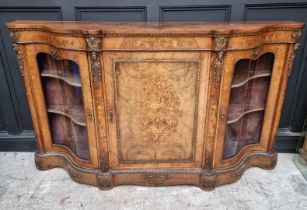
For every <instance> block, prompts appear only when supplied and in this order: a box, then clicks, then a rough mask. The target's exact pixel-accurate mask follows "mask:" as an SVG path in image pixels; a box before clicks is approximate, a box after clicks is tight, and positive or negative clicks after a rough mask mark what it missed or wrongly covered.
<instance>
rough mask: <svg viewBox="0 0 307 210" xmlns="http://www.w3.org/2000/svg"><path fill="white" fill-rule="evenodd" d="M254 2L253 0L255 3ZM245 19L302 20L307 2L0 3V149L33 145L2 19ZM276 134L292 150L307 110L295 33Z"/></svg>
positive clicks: (302, 58)
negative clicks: (290, 66) (291, 68)
mask: <svg viewBox="0 0 307 210" xmlns="http://www.w3.org/2000/svg"><path fill="white" fill-rule="evenodd" d="M255 2H257V3H256V4H255ZM18 19H27V20H73V21H75V20H77V21H161V22H163V21H226V22H228V21H251V20H294V21H301V22H305V23H307V1H306V0H305V1H300V2H298V1H293V0H266V1H263V0H258V1H253V0H237V1H232V2H230V1H227V0H209V1H208V0H206V1H204V0H176V1H175V0H173V1H171V0H165V1H161V0H125V1H115V0H112V1H110V0H108V1H102V0H92V1H84V0H53V1H51V0H44V1H42V0H27V1H24V0H10V1H1V2H0V150H16V151H17V150H19V151H29V150H34V149H35V136H34V132H33V126H32V122H31V116H30V113H29V108H28V105H27V99H26V94H25V88H24V83H23V80H22V77H21V74H20V71H19V67H18V64H17V60H16V57H15V52H14V51H13V49H12V46H11V40H10V37H9V32H8V30H7V29H6V27H5V23H6V22H8V21H13V20H18ZM300 42H301V47H300V49H299V50H298V52H297V55H296V58H295V62H294V66H293V71H292V74H291V76H290V78H289V83H288V88H287V94H286V100H285V103H284V108H283V114H282V119H281V122H280V125H279V131H278V135H277V149H278V151H295V150H296V147H297V144H298V142H299V139H300V136H301V135H302V133H301V129H302V127H303V124H304V119H305V116H306V113H307V82H305V83H304V82H303V81H304V80H305V81H307V73H306V71H307V69H306V61H307V59H306V56H307V47H306V46H307V41H306V29H304V30H303V33H302V37H301V41H300Z"/></svg>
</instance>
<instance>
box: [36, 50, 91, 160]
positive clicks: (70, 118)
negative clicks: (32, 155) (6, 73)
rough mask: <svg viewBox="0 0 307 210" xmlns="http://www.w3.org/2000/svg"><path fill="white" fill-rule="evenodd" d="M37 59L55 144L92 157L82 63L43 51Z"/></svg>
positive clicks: (86, 156)
mask: <svg viewBox="0 0 307 210" xmlns="http://www.w3.org/2000/svg"><path fill="white" fill-rule="evenodd" d="M37 61H38V65H39V69H40V74H41V80H42V86H43V90H44V95H45V101H46V105H47V111H48V118H49V125H50V130H51V136H52V142H53V144H59V145H64V146H66V147H68V148H69V149H71V150H72V151H73V152H74V153H75V154H76V155H77V156H79V157H80V158H83V159H89V150H88V140H87V131H86V120H85V115H84V108H83V97H82V87H81V81H80V73H79V67H78V65H77V64H76V63H75V62H73V61H70V60H56V59H54V58H53V57H52V56H50V55H48V54H46V53H39V54H38V55H37Z"/></svg>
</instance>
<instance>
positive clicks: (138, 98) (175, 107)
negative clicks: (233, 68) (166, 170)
mask: <svg viewBox="0 0 307 210" xmlns="http://www.w3.org/2000/svg"><path fill="white" fill-rule="evenodd" d="M199 71H200V70H199V62H197V61H178V60H173V61H163V60H161V61H159V60H157V61H155V60H143V61H129V60H127V61H115V63H114V72H113V73H114V80H115V94H116V96H115V100H116V112H117V138H118V144H119V145H118V150H119V158H120V162H123V163H133V162H173V161H177V162H182V161H192V160H193V159H194V149H195V137H196V127H197V125H196V121H197V106H198V87H199V73H200V72H199Z"/></svg>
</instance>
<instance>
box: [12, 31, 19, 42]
mask: <svg viewBox="0 0 307 210" xmlns="http://www.w3.org/2000/svg"><path fill="white" fill-rule="evenodd" d="M10 36H11V38H12V42H13V43H16V42H18V41H19V33H18V32H15V31H12V32H11V33H10Z"/></svg>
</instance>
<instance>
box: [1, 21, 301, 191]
mask: <svg viewBox="0 0 307 210" xmlns="http://www.w3.org/2000/svg"><path fill="white" fill-rule="evenodd" d="M7 26H8V28H9V29H10V31H11V38H12V42H13V47H14V49H15V51H16V53H17V61H18V63H19V66H20V70H21V74H22V75H23V78H24V81H25V88H26V93H27V97H28V102H29V107H30V110H31V116H32V120H33V125H34V128H35V133H36V138H37V151H36V153H35V163H36V166H37V168H38V169H40V170H47V169H51V168H54V167H61V168H64V169H65V170H66V171H67V172H68V173H69V175H70V176H71V178H72V179H73V180H75V181H76V182H79V183H84V184H88V185H94V186H97V187H99V188H100V189H102V190H107V189H111V188H112V187H114V186H117V185H144V186H170V185H195V186H199V187H201V188H202V189H205V190H210V189H214V187H216V186H219V185H223V184H228V183H232V182H235V181H237V180H238V179H239V178H240V177H241V176H242V174H243V173H244V171H245V170H246V169H247V168H249V167H254V166H256V167H261V168H264V169H272V168H274V166H275V165H276V161H277V153H276V152H275V150H274V141H275V134H276V131H277V128H278V123H279V120H280V116H281V110H282V105H283V100H284V95H285V90H286V86H287V80H288V77H289V75H290V74H291V66H292V62H293V59H294V54H295V50H296V49H297V48H298V40H299V37H300V30H301V29H302V27H303V24H302V23H298V22H242V23H215V22H186V23H184V22H178V23H155V22H152V23H124V22H117V23H116V22H114V23H110V22H65V21H64V22H60V21H59V22H53V21H15V22H11V23H8V24H7Z"/></svg>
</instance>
